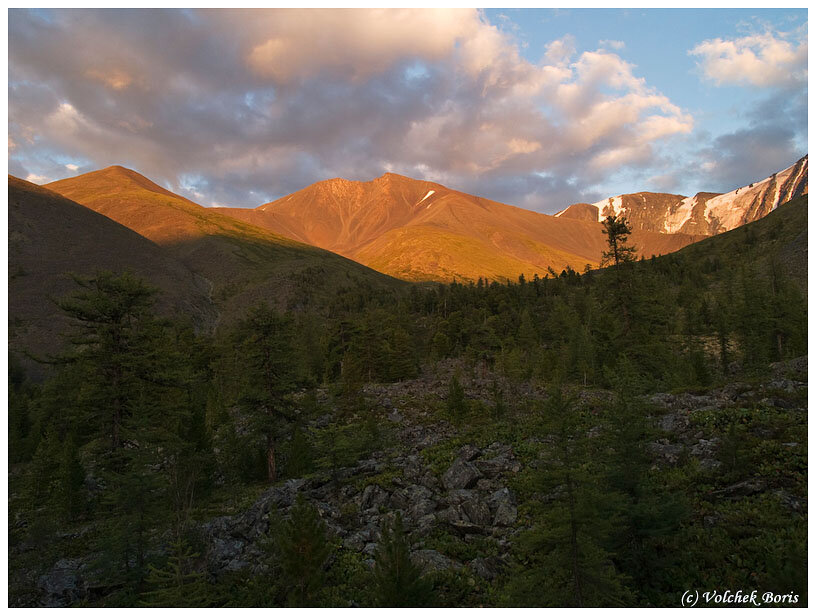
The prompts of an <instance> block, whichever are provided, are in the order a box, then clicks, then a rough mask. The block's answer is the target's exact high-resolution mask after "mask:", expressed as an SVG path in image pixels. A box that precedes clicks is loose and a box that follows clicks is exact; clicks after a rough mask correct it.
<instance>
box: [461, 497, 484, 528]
mask: <svg viewBox="0 0 816 616" xmlns="http://www.w3.org/2000/svg"><path fill="white" fill-rule="evenodd" d="M461 507H462V511H464V513H465V515H466V516H467V517H468V520H469V521H470V522H472V523H473V524H476V525H477V526H487V525H488V524H490V520H491V515H490V507H488V506H487V504H486V503H484V502H483V501H481V500H478V499H472V500H468V501H465V502H463V503H462V505H461Z"/></svg>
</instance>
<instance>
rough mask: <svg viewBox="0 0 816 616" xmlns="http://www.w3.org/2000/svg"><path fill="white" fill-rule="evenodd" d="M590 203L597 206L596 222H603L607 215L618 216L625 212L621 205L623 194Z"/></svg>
mask: <svg viewBox="0 0 816 616" xmlns="http://www.w3.org/2000/svg"><path fill="white" fill-rule="evenodd" d="M592 205H594V206H595V207H597V208H598V222H603V221H604V220H606V217H607V216H620V215H621V214H623V213H625V212H626V209H625V208H624V207H623V195H618V196H617V197H609V199H604V200H603V201H598V202H597V203H593V204H592Z"/></svg>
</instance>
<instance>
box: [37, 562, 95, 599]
mask: <svg viewBox="0 0 816 616" xmlns="http://www.w3.org/2000/svg"><path fill="white" fill-rule="evenodd" d="M83 568H84V565H83V563H82V561H80V560H78V559H76V558H63V559H61V560H58V561H57V562H56V563H54V566H53V567H51V570H50V571H48V573H45V574H43V575H41V576H40V577H39V578H38V579H37V588H38V589H40V590H41V591H42V592H43V597H42V599H41V600H40V603H41V605H42V606H43V607H66V606H68V605H70V604H71V603H73V602H74V601H77V600H78V599H80V598H82V597H83V596H84V594H85V588H84V583H83V579H82V569H83Z"/></svg>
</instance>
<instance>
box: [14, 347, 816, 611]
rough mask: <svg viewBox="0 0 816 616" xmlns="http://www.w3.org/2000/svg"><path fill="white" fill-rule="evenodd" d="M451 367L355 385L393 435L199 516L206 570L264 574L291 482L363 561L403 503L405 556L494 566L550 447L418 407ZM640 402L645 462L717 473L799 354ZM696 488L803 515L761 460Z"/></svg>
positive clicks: (80, 562) (708, 475) (439, 391)
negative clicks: (729, 433) (738, 421)
mask: <svg viewBox="0 0 816 616" xmlns="http://www.w3.org/2000/svg"><path fill="white" fill-rule="evenodd" d="M456 369H457V367H456V366H455V365H454V364H453V363H450V362H448V363H447V364H446V365H443V366H440V367H439V368H438V369H437V370H435V371H434V372H433V373H431V372H428V373H426V374H425V375H424V376H423V377H421V378H419V379H416V380H413V381H405V382H402V383H396V384H389V385H385V384H383V385H369V386H367V387H366V389H365V394H366V397H367V398H368V400H369V401H370V403H371V404H372V405H373V407H372V408H373V412H375V413H377V415H378V416H379V417H381V419H382V421H383V423H384V424H387V425H388V426H390V430H392V431H393V433H394V436H395V438H394V440H393V443H392V445H391V446H389V447H386V448H383V449H379V450H376V451H373V452H371V453H370V454H368V455H367V456H366V457H364V458H363V459H360V460H358V461H357V462H356V463H354V464H352V465H351V466H346V467H343V468H339V469H335V470H334V471H333V472H330V471H328V470H323V471H318V472H315V473H312V474H310V475H308V476H305V477H301V478H297V479H290V480H288V481H285V482H281V483H279V484H277V485H273V486H271V487H269V488H267V489H265V490H264V491H263V492H262V493H260V495H258V496H257V498H255V499H254V501H253V502H252V503H251V504H250V505H249V506H245V507H242V508H240V509H239V510H238V511H236V512H234V513H231V514H229V515H222V516H219V517H215V518H210V519H206V520H204V521H202V522H200V523H199V525H198V533H199V535H200V537H201V541H202V546H203V552H202V555H201V556H202V558H203V559H204V560H205V561H206V570H207V572H208V575H209V576H210V579H212V580H213V581H217V580H219V579H220V578H221V577H222V576H224V575H228V574H231V573H234V572H245V573H248V574H249V573H251V574H263V573H264V572H265V571H266V567H267V556H266V553H265V548H264V544H265V542H266V541H268V536H269V535H268V532H269V529H270V516H269V514H270V513H272V514H273V515H274V516H282V517H285V516H286V515H287V512H288V511H289V509H290V508H291V507H292V505H293V504H294V502H295V498H296V496H297V495H298V494H302V495H303V496H304V497H305V498H306V499H307V500H308V501H309V502H311V503H313V504H314V505H315V506H316V507H317V508H318V510H319V512H320V515H321V517H322V519H323V520H324V522H325V523H326V525H327V527H328V529H329V531H330V533H331V535H332V537H333V538H334V539H335V540H336V543H338V544H339V545H340V546H341V548H340V549H341V550H343V551H346V552H350V553H352V554H356V555H360V557H361V558H362V559H363V561H364V562H365V563H366V564H367V565H368V566H369V567H371V566H373V564H374V560H373V556H374V554H375V552H376V548H377V545H378V541H379V540H380V529H381V528H382V526H383V524H384V523H385V522H386V521H387V520H389V519H391V518H392V517H393V516H394V515H395V514H396V512H401V514H402V517H403V519H404V521H405V526H406V530H407V531H408V532H409V535H410V540H411V544H412V545H411V549H412V558H413V559H414V560H415V562H417V563H418V564H420V565H421V566H422V567H423V568H424V569H425V570H426V571H427V572H445V571H450V570H453V571H456V572H458V573H459V574H462V575H465V576H467V577H469V578H470V579H471V580H472V585H478V584H480V583H482V581H484V582H489V581H491V580H494V579H497V578H499V577H501V576H502V575H504V574H506V573H507V572H508V570H509V566H510V564H511V562H512V556H511V546H512V542H513V540H514V538H515V537H517V536H518V535H519V533H522V532H524V531H525V530H526V529H528V528H529V527H530V524H529V520H527V519H526V518H525V516H524V506H525V503H524V502H522V499H521V498H520V497H519V495H518V494H517V492H516V490H515V487H514V486H515V485H517V480H518V478H520V477H521V476H522V475H523V474H524V472H525V470H527V469H530V468H535V467H537V466H538V465H540V464H544V463H546V462H545V460H547V455H546V452H547V448H548V446H549V445H548V443H547V441H546V439H544V440H542V439H540V438H537V437H534V436H529V435H523V434H522V435H520V436H517V437H516V439H515V440H511V439H507V438H506V437H501V438H500V439H497V440H494V441H492V442H490V441H486V440H484V439H477V438H474V434H473V433H470V434H469V438H466V439H463V438H462V437H463V434H464V433H466V432H467V430H466V429H463V428H462V427H459V428H457V427H455V426H453V425H452V424H450V423H448V422H447V421H446V420H444V419H441V418H440V417H439V416H438V415H437V414H435V413H434V412H433V410H432V406H433V405H431V407H429V406H428V402H429V401H431V402H433V401H437V402H438V401H441V400H444V396H445V392H446V390H447V379H448V378H449V375H450V374H451V373H452V372H453V371H454V370H456ZM493 379H494V377H493V376H490V377H489V378H488V376H487V375H482V377H481V378H480V377H479V376H477V374H476V373H474V374H472V375H471V376H469V377H467V378H465V379H464V380H463V385H464V386H465V389H466V392H467V396H468V398H469V399H470V400H471V401H473V402H475V403H478V402H479V401H483V402H487V401H488V400H490V396H491V394H490V389H489V388H490V384H492V383H493V382H494V381H493ZM522 387H523V388H524V392H518V393H523V395H525V396H527V397H531V398H538V399H543V398H544V397H545V396H546V394H545V393H544V392H543V391H540V390H537V389H535V388H533V387H531V386H529V385H523V386H522ZM324 393H325V392H324ZM578 395H579V399H580V400H581V404H583V405H586V407H587V408H588V409H592V408H593V405H596V404H603V403H604V402H606V401H608V400H610V399H611V398H612V396H613V394H612V392H609V391H603V390H582V391H580V392H578ZM644 402H645V403H647V404H648V405H649V408H650V409H651V412H652V423H653V425H654V426H655V428H656V433H655V434H654V436H653V438H654V439H655V440H654V441H652V442H651V443H650V444H649V446H648V449H649V451H650V452H651V455H652V459H653V463H654V467H653V470H655V471H656V472H662V471H665V472H668V473H672V472H675V471H672V470H669V469H673V468H676V467H684V468H685V469H686V470H685V472H688V473H699V474H700V475H699V476H700V477H702V479H701V480H700V481H701V485H703V486H705V485H706V484H707V482H713V483H714V484H715V485H716V481H717V480H716V477H717V476H718V475H719V474H720V472H721V471H720V467H721V465H722V462H721V459H722V455H721V453H722V448H723V447H724V444H723V441H724V438H725V436H724V435H723V432H722V429H721V427H719V428H718V425H719V424H722V423H723V419H724V418H725V417H726V416H727V414H728V413H730V412H731V413H732V412H734V411H735V410H738V409H768V410H766V411H763V412H764V413H771V415H772V414H773V413H782V415H783V416H785V417H786V419H785V421H786V422H787V423H791V422H792V421H794V419H793V418H797V417H798V418H800V419H801V417H802V416H803V415H804V416H805V417H806V412H807V411H806V407H807V357H802V358H799V359H796V360H792V361H789V362H785V363H780V364H775V365H772V367H771V371H770V372H769V373H768V374H767V375H766V378H765V379H764V381H763V382H761V383H753V384H752V383H730V384H728V385H725V386H721V387H716V388H713V389H710V390H708V391H703V392H700V391H697V392H694V393H690V392H685V393H658V394H652V395H650V396H647V397H645V398H644ZM746 413H747V411H746ZM746 417H747V415H746ZM330 420H331V419H330V417H329V416H325V417H320V418H317V419H314V420H312V422H311V427H312V428H313V429H320V428H321V427H325V425H326V424H327V423H328V422H329V421H330ZM743 421H746V419H745V417H744V418H743ZM796 421H799V419H797V420H796ZM770 425H772V426H776V424H773V423H772V424H770ZM780 425H781V424H780ZM763 426H764V424H757V425H749V428H750V429H751V430H753V431H756V432H757V437H758V438H761V439H763V440H765V441H768V442H769V443H773V444H774V446H776V447H777V448H780V447H781V448H782V449H783V450H784V451H787V452H790V455H791V456H802V455H804V451H805V449H806V443H804V442H793V441H785V442H782V440H784V436H782V434H781V433H780V434H778V432H779V430H780V429H779V428H778V427H774V429H773V430H769V429H768V428H767V427H763ZM384 429H386V428H384ZM463 440H464V442H463ZM557 491H558V488H556V490H555V491H554V492H553V494H552V495H550V496H548V495H546V494H544V495H539V496H537V497H536V498H538V499H539V500H540V501H541V502H543V503H545V504H546V503H547V502H549V501H548V499H549V498H557V497H558V494H557ZM704 498H705V499H706V500H707V502H710V503H717V502H737V501H744V502H746V503H748V502H750V499H752V498H762V499H772V500H774V501H776V502H778V503H779V506H780V507H782V508H783V509H784V510H785V511H787V512H788V513H789V515H791V516H794V515H796V516H801V515H803V512H805V511H806V506H807V505H806V501H805V499H804V497H803V495H802V494H796V493H794V492H792V491H791V490H790V488H789V487H786V484H785V480H784V479H783V478H780V477H777V476H776V475H774V474H773V468H772V467H768V468H767V469H765V470H764V471H763V470H759V471H757V473H755V474H753V475H751V476H750V477H749V478H747V479H741V480H739V481H736V482H733V483H727V484H726V485H722V486H720V487H717V488H716V489H712V490H710V491H708V492H706V493H705V497H704ZM707 508H708V509H711V507H710V506H708V507H707ZM703 524H704V526H705V527H706V528H709V529H712V528H716V527H718V526H719V525H721V524H724V521H723V520H721V519H720V518H718V517H717V515H716V514H709V515H708V516H707V517H706V518H705V519H704V520H703ZM440 538H443V539H444V540H442V541H440ZM17 549H21V548H17ZM92 562H93V556H87V557H75V558H64V559H62V560H59V561H57V562H56V563H54V564H53V566H52V567H51V568H50V570H49V571H48V572H46V573H44V574H42V575H40V576H39V577H38V578H37V580H36V587H37V589H38V593H39V598H38V602H39V603H40V605H47V606H64V605H68V604H70V603H71V602H73V601H77V600H81V599H84V598H88V597H89V596H90V595H91V594H92V593H93V592H94V589H95V586H94V584H95V583H94V581H93V577H94V576H93V573H92V571H93V569H92V565H91V563H92Z"/></svg>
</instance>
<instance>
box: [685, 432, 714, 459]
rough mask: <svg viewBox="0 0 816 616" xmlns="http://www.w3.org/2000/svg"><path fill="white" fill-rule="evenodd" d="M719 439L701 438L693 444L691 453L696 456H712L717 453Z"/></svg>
mask: <svg viewBox="0 0 816 616" xmlns="http://www.w3.org/2000/svg"><path fill="white" fill-rule="evenodd" d="M719 441H720V439H718V438H716V437H715V438H713V439H711V440H706V439H703V438H701V439H700V440H698V441H697V442H696V443H695V444H694V445H692V446H691V455H692V456H694V457H696V458H711V457H713V456H715V455H716V453H717V445H718V444H719Z"/></svg>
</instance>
